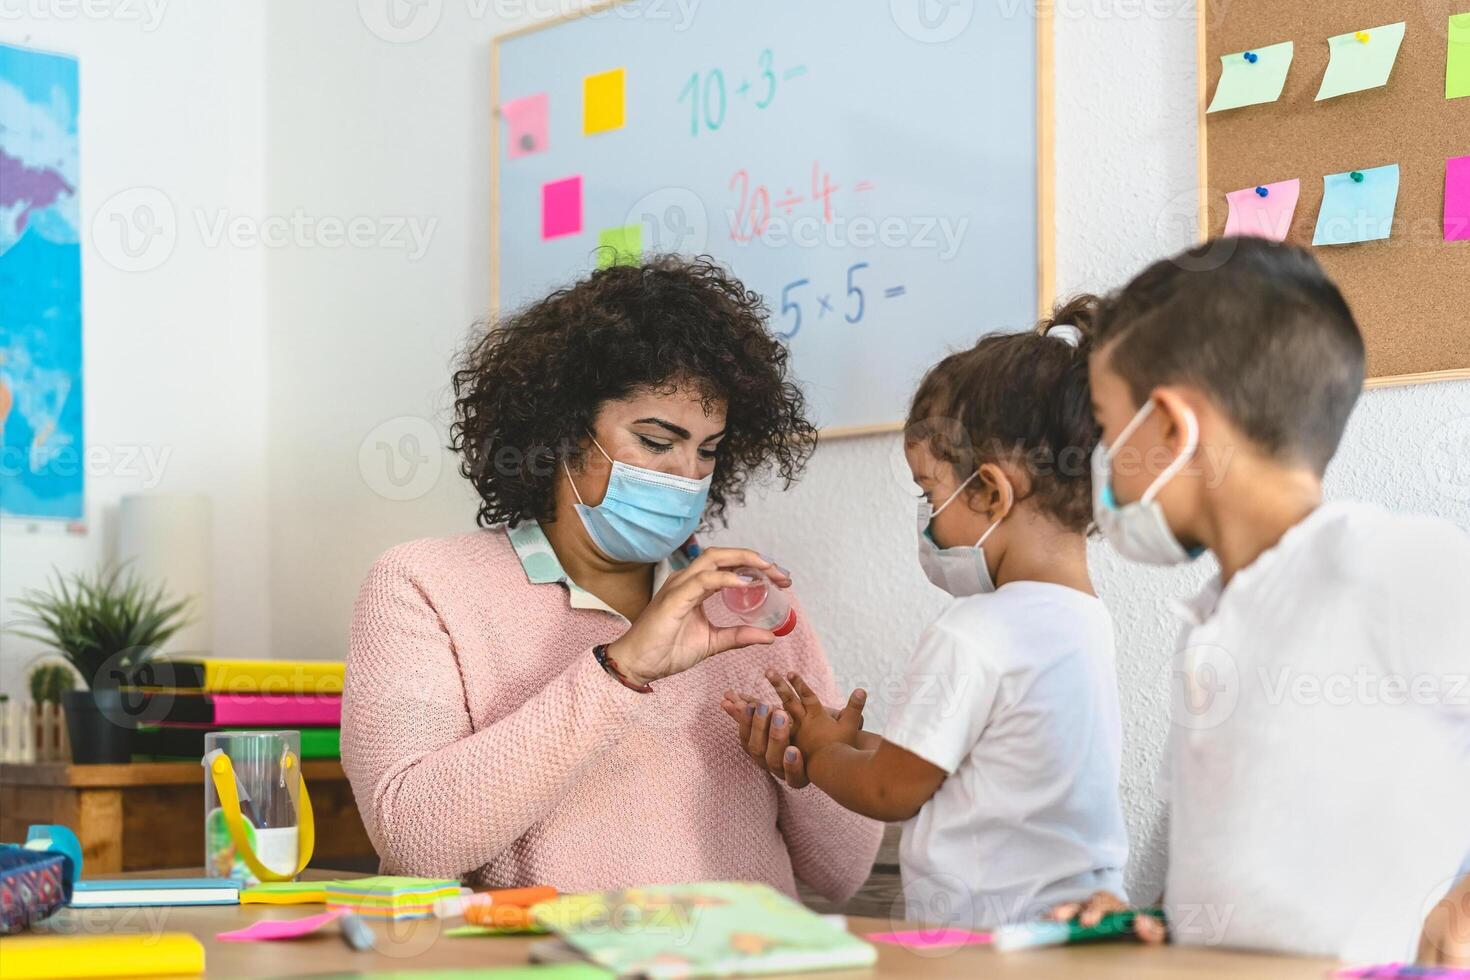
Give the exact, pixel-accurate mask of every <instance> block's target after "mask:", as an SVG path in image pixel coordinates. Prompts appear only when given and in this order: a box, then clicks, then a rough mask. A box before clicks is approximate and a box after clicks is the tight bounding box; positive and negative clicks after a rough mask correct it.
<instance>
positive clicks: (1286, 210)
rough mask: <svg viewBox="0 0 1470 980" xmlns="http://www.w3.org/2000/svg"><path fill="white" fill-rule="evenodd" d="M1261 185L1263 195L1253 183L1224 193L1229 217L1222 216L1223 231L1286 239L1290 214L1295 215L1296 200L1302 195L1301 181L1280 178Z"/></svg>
mask: <svg viewBox="0 0 1470 980" xmlns="http://www.w3.org/2000/svg"><path fill="white" fill-rule="evenodd" d="M1261 188H1262V189H1264V190H1265V191H1266V195H1265V196H1264V197H1262V196H1261V194H1260V192H1259V191H1258V190H1257V189H1256V188H1255V187H1245V188H1242V189H1241V190H1238V191H1231V192H1230V193H1229V194H1226V195H1225V200H1226V201H1227V202H1228V203H1229V205H1230V217H1229V218H1227V219H1226V220H1225V234H1226V235H1249V236H1251V237H1254V238H1269V239H1270V240H1271V241H1273V242H1281V241H1285V240H1286V236H1287V234H1288V233H1289V232H1290V231H1291V221H1292V218H1293V217H1295V216H1296V203H1297V201H1298V199H1300V198H1301V195H1302V182H1301V181H1300V180H1282V181H1277V182H1276V183H1274V184H1262V185H1261Z"/></svg>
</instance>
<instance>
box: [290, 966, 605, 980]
mask: <svg viewBox="0 0 1470 980" xmlns="http://www.w3.org/2000/svg"><path fill="white" fill-rule="evenodd" d="M315 980H612V974H611V973H609V972H607V971H606V970H601V969H598V968H597V967H595V966H592V965H590V964H583V963H548V964H545V965H530V966H476V967H451V968H449V969H445V970H402V971H398V972H394V973H328V974H317V975H316V977H315Z"/></svg>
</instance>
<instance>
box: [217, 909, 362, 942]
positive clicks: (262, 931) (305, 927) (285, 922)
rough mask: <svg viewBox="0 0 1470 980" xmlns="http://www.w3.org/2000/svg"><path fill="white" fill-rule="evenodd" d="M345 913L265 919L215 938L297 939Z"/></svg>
mask: <svg viewBox="0 0 1470 980" xmlns="http://www.w3.org/2000/svg"><path fill="white" fill-rule="evenodd" d="M345 911H346V910H345V909H333V910H332V911H330V912H322V913H320V914H319V915H308V916H307V917H306V918H304V919H265V920H262V921H260V922H255V923H252V924H250V925H248V926H246V927H245V928H244V929H236V930H235V931H233V932H222V933H220V934H219V935H217V936H215V937H214V938H215V939H223V940H224V941H225V942H227V943H251V942H261V941H265V940H272V939H297V938H299V937H301V936H307V935H310V934H311V933H313V932H316V931H317V930H318V929H320V928H321V927H322V926H324V925H326V924H327V923H329V922H331V921H333V920H334V919H337V918H339V917H340V916H341V915H342V914H343V913H344V912H345Z"/></svg>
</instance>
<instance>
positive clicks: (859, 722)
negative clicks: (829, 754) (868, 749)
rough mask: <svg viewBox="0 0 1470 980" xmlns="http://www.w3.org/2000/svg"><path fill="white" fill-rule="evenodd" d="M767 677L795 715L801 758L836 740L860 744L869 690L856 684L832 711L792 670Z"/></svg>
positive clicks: (853, 744) (855, 746)
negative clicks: (854, 688)
mask: <svg viewBox="0 0 1470 980" xmlns="http://www.w3.org/2000/svg"><path fill="white" fill-rule="evenodd" d="M766 680H768V681H770V682H771V687H773V688H775V691H776V695H777V696H778V697H779V698H780V699H781V707H782V708H783V709H784V710H785V712H786V714H787V715H789V716H790V717H791V719H792V725H791V727H792V728H793V729H794V731H795V735H794V738H795V739H796V747H797V749H798V750H800V752H801V755H802V758H804V759H806V760H811V759H812V758H813V757H814V756H815V755H816V754H817V752H819V751H820V750H821V749H823V748H825V747H826V746H828V745H830V744H831V743H833V742H841V743H843V744H844V745H851V746H852V747H853V748H857V747H858V736H859V734H860V733H861V732H862V730H863V705H864V704H866V703H867V700H868V692H867V691H864V690H863V689H862V688H857V689H856V690H854V691H853V692H852V694H850V695H849V696H848V698H847V704H846V705H844V706H843V707H842V708H841V709H839V710H837V711H835V712H834V711H833V710H832V709H831V708H828V707H827V706H826V705H824V704H822V702H821V700H820V699H819V698H818V697H817V694H816V692H815V691H813V690H812V689H811V687H810V686H809V685H808V684H807V682H806V681H805V680H803V679H802V677H801V675H800V674H798V673H796V672H795V671H792V672H791V673H789V674H787V675H786V676H785V677H782V676H781V675H780V674H779V673H777V672H776V671H771V672H770V673H769V674H767V675H766Z"/></svg>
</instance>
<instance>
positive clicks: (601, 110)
mask: <svg viewBox="0 0 1470 980" xmlns="http://www.w3.org/2000/svg"><path fill="white" fill-rule="evenodd" d="M626 76H627V70H626V69H624V68H614V69H613V70H612V71H604V72H599V73H598V74H596V75H588V76H586V77H585V78H583V79H582V134H583V135H584V136H591V135H593V134H594V133H606V132H608V131H610V130H614V129H622V128H623V116H624V106H625V104H626V101H625V98H624V82H625V80H626Z"/></svg>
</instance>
